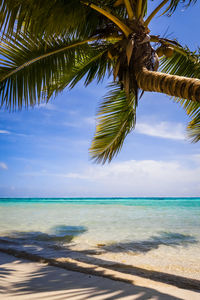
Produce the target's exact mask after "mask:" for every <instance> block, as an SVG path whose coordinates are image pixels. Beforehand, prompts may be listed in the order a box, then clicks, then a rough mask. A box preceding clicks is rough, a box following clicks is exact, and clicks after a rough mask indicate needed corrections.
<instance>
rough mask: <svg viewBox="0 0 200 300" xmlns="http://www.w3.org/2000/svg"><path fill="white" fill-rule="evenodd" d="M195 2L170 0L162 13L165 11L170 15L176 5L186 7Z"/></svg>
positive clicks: (191, 0)
mask: <svg viewBox="0 0 200 300" xmlns="http://www.w3.org/2000/svg"><path fill="white" fill-rule="evenodd" d="M196 2H197V0H171V1H170V4H169V6H168V7H167V9H166V10H165V12H164V13H167V14H168V16H171V15H172V14H173V13H174V12H175V10H176V9H177V7H178V5H184V7H185V8H187V7H188V6H190V5H192V4H195V3H196Z"/></svg>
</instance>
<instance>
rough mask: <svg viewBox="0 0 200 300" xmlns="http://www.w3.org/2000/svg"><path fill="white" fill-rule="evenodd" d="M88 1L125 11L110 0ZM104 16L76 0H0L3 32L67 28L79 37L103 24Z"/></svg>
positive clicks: (120, 12)
mask: <svg viewBox="0 0 200 300" xmlns="http://www.w3.org/2000/svg"><path fill="white" fill-rule="evenodd" d="M86 2H87V1H86ZM88 2H90V1H88ZM92 3H94V4H96V5H100V6H102V5H105V4H106V6H107V7H108V8H109V9H110V10H111V12H112V13H113V12H114V14H115V15H116V16H118V17H123V16H124V15H125V8H124V7H123V8H120V9H119V8H116V7H114V6H113V3H114V1H95V0H93V1H92ZM105 20H106V18H105V17H104V16H102V15H100V14H99V13H98V12H97V11H95V10H93V9H92V8H90V7H89V6H88V5H85V4H84V1H80V0H67V1H63V0H54V1H49V0H37V1H35V0H17V1H13V0H1V1H0V30H1V31H2V32H4V34H10V35H12V34H13V32H17V33H19V32H22V31H23V32H29V33H31V34H32V35H35V36H38V35H40V36H42V35H53V34H57V35H61V34H66V33H70V32H71V33H73V34H74V33H76V34H77V36H79V37H80V36H82V37H88V36H90V35H92V33H93V31H94V29H96V28H103V27H104V26H105Z"/></svg>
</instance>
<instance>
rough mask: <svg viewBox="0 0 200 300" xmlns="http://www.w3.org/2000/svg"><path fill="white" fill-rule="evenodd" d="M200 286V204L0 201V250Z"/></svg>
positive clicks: (121, 200)
mask: <svg viewBox="0 0 200 300" xmlns="http://www.w3.org/2000/svg"><path fill="white" fill-rule="evenodd" d="M8 249H11V250H12V251H18V252H19V251H21V252H23V253H30V254H39V255H40V257H44V258H45V257H46V258H52V259H54V258H63V257H64V258H71V259H73V260H78V261H81V262H87V263H94V264H97V265H100V266H101V265H102V266H106V265H108V264H110V265H112V264H114V265H116V264H117V263H118V264H123V265H128V266H133V267H134V268H140V269H141V270H151V271H152V270H153V271H157V272H162V273H166V274H173V275H178V276H182V277H186V278H192V279H198V280H200V198H48V199H47V198H26V199H25V198H20V199H19V198H12V199H11V198H8V199H5V198H4V199H0V250H8Z"/></svg>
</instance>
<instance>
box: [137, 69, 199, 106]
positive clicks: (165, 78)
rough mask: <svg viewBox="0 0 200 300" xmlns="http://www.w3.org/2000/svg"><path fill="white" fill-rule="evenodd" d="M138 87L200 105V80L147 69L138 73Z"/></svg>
mask: <svg viewBox="0 0 200 300" xmlns="http://www.w3.org/2000/svg"><path fill="white" fill-rule="evenodd" d="M135 75H136V79H137V84H138V87H139V88H141V89H142V90H144V91H149V92H158V93H164V94H167V95H170V96H175V97H179V98H183V99H188V100H192V101H197V102H199V103H200V80H199V79H195V78H192V79H191V78H187V77H182V76H176V75H169V74H165V73H161V72H155V71H149V70H147V69H146V68H145V67H143V68H142V69H141V70H139V71H138V72H136V74H135Z"/></svg>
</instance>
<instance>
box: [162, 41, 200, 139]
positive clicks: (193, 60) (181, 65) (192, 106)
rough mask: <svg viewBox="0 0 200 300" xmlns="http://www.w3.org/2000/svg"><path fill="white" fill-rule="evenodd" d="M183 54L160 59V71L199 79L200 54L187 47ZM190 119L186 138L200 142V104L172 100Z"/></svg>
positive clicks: (176, 99)
mask: <svg viewBox="0 0 200 300" xmlns="http://www.w3.org/2000/svg"><path fill="white" fill-rule="evenodd" d="M181 50H182V51H185V54H184V53H178V52H175V54H174V55H173V56H172V57H170V58H167V57H165V58H162V59H161V71H163V72H166V73H169V74H172V75H180V76H185V77H189V78H200V52H199V51H198V52H190V51H189V49H188V48H187V47H185V49H183V48H182V49H181ZM173 99H174V101H175V102H177V103H179V104H180V105H181V106H182V107H183V108H184V109H185V111H186V113H187V114H188V115H189V117H190V118H191V119H192V120H191V121H190V122H189V124H188V127H187V131H188V136H189V138H191V139H192V141H193V142H198V141H199V140H200V103H199V102H194V101H190V100H186V99H180V98H173Z"/></svg>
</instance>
